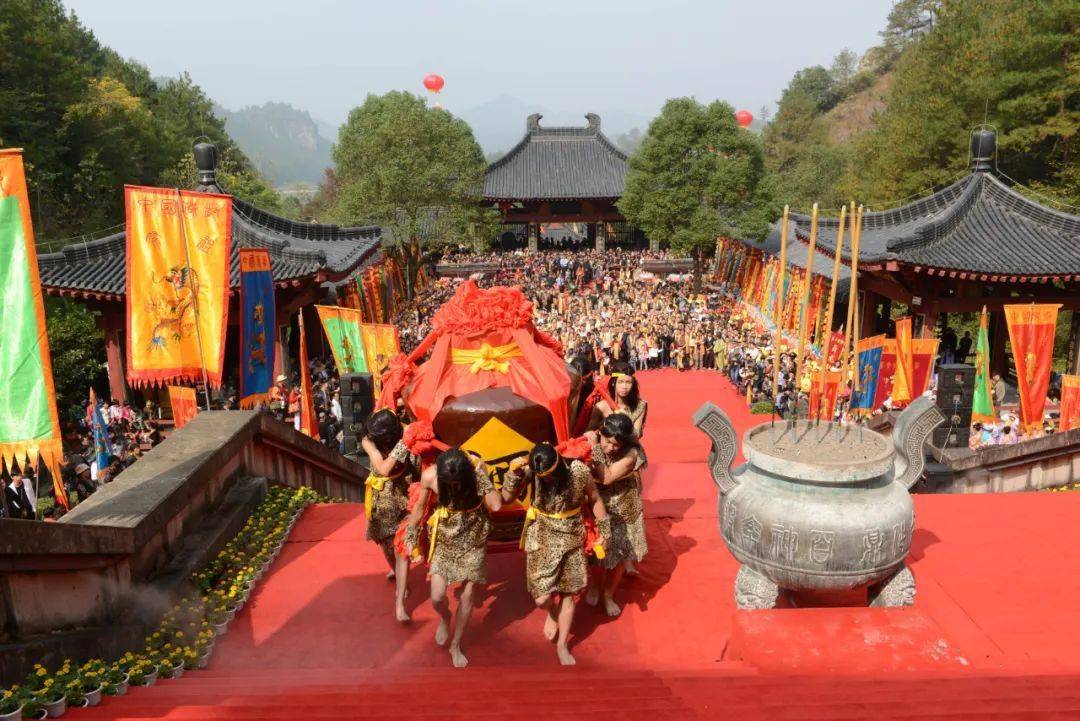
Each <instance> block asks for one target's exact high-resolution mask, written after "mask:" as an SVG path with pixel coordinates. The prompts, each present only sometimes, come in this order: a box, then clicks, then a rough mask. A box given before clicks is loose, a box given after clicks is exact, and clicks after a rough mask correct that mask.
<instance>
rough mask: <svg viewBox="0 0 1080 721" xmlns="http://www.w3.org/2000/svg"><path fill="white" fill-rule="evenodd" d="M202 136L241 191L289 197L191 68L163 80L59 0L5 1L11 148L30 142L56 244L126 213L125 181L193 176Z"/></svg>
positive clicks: (30, 159)
mask: <svg viewBox="0 0 1080 721" xmlns="http://www.w3.org/2000/svg"><path fill="white" fill-rule="evenodd" d="M199 136H206V137H208V138H209V139H210V140H211V141H212V142H214V143H215V144H216V145H217V146H218V150H219V156H220V157H221V167H222V173H221V178H222V184H223V185H226V186H227V187H228V188H229V190H230V192H233V193H235V194H236V195H238V196H240V197H244V198H245V199H249V200H252V201H253V202H257V203H259V204H260V205H262V206H263V207H268V208H269V209H276V208H277V207H278V202H279V201H278V198H277V195H276V194H275V193H274V192H273V190H272V189H271V188H270V187H269V186H268V185H267V184H266V183H265V181H263V180H262V178H261V177H259V175H258V174H257V173H256V172H255V170H254V168H253V167H252V165H251V163H250V162H249V161H248V159H247V158H246V157H245V156H244V154H243V153H242V152H240V150H239V149H238V148H237V147H236V144H235V143H234V142H233V141H232V140H231V139H230V138H229V136H228V134H227V133H226V132H225V128H224V124H223V122H222V121H221V120H220V119H219V118H218V117H216V116H215V115H214V113H213V112H212V109H211V102H210V99H209V98H207V96H206V94H205V93H204V92H203V91H202V89H201V88H199V86H198V85H196V84H195V83H193V82H192V81H191V78H189V77H187V76H186V75H184V76H181V77H179V78H173V79H169V80H165V81H157V80H154V79H153V78H152V76H151V74H150V72H149V70H148V69H147V68H146V67H144V66H142V65H140V64H138V63H137V62H134V61H131V60H125V59H124V58H121V57H120V56H119V55H117V54H116V53H115V52H113V51H112V50H110V49H109V48H107V47H104V46H102V45H101V43H99V42H98V41H97V39H96V38H95V37H94V35H93V33H92V32H90V31H89V30H87V29H86V28H84V27H83V26H82V25H81V24H80V23H79V22H78V20H77V19H76V18H74V17H72V16H69V15H68V14H67V13H66V11H65V9H64V7H63V5H62V4H61V2H60V1H59V0H4V3H3V11H2V12H0V147H21V148H23V149H24V151H25V161H26V168H27V173H28V178H29V183H30V201H31V205H32V209H33V212H34V221H35V227H36V231H37V236H38V240H39V241H41V242H43V243H44V244H45V245H46V247H48V246H49V244H50V243H54V244H55V243H58V242H60V241H62V240H63V239H64V238H66V237H68V236H71V235H74V234H79V233H93V232H95V231H97V230H100V229H103V228H108V227H110V226H114V225H116V224H119V223H122V222H123V220H124V213H123V186H124V184H125V183H135V184H164V185H179V186H181V187H190V186H191V185H193V184H194V180H195V178H194V164H193V162H192V161H191V159H190V156H191V144H192V141H193V140H194V139H195V138H197V137H199Z"/></svg>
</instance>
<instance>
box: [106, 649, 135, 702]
mask: <svg viewBox="0 0 1080 721" xmlns="http://www.w3.org/2000/svg"><path fill="white" fill-rule="evenodd" d="M129 656H131V654H130V653H127V654H125V656H124V657H125V658H126V657H129ZM123 661H124V659H123V658H121V660H120V661H117V662H116V663H114V664H113V665H112V666H109V667H108V668H107V669H106V670H105V676H104V678H103V680H104V684H105V685H104V689H103V691H104V693H105V695H106V696H123V695H124V694H126V693H127V692H128V674H127V671H125V670H124V666H123Z"/></svg>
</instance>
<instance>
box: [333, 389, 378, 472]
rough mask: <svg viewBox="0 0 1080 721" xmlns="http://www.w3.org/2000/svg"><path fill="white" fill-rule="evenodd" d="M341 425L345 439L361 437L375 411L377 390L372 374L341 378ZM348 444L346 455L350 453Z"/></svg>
mask: <svg viewBox="0 0 1080 721" xmlns="http://www.w3.org/2000/svg"><path fill="white" fill-rule="evenodd" d="M340 401H341V423H342V425H343V426H344V427H345V438H346V439H347V438H349V437H350V436H351V437H353V438H356V437H359V436H361V435H363V433H364V423H365V421H367V418H368V416H370V415H371V412H372V411H373V410H374V409H375V389H374V385H373V384H372V381H371V374H370V373H348V374H345V375H343V376H341V395H340ZM348 448H349V447H348V445H347V444H346V453H348V452H349V451H348Z"/></svg>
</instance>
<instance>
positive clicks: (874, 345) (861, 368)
mask: <svg viewBox="0 0 1080 721" xmlns="http://www.w3.org/2000/svg"><path fill="white" fill-rule="evenodd" d="M884 351H885V336H884V335H875V336H873V337H871V338H867V339H866V340H863V341H860V342H859V352H858V354H857V355H856V360H857V364H856V372H857V373H858V374H859V389H858V390H857V391H856V390H854V389H853V390H852V394H851V409H852V411H859V412H860V413H862V414H863V415H869V414H870V413H871V412H873V410H874V395H875V394H876V393H877V384H878V376H879V375H880V372H881V356H882V354H883V353H884Z"/></svg>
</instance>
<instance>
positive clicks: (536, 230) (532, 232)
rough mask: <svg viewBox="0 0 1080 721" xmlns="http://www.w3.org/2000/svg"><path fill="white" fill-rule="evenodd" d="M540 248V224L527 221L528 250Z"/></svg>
mask: <svg viewBox="0 0 1080 721" xmlns="http://www.w3.org/2000/svg"><path fill="white" fill-rule="evenodd" d="M539 249H540V224H539V223H529V250H530V251H532V252H533V253H535V252H536V251H537V250H539Z"/></svg>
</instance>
